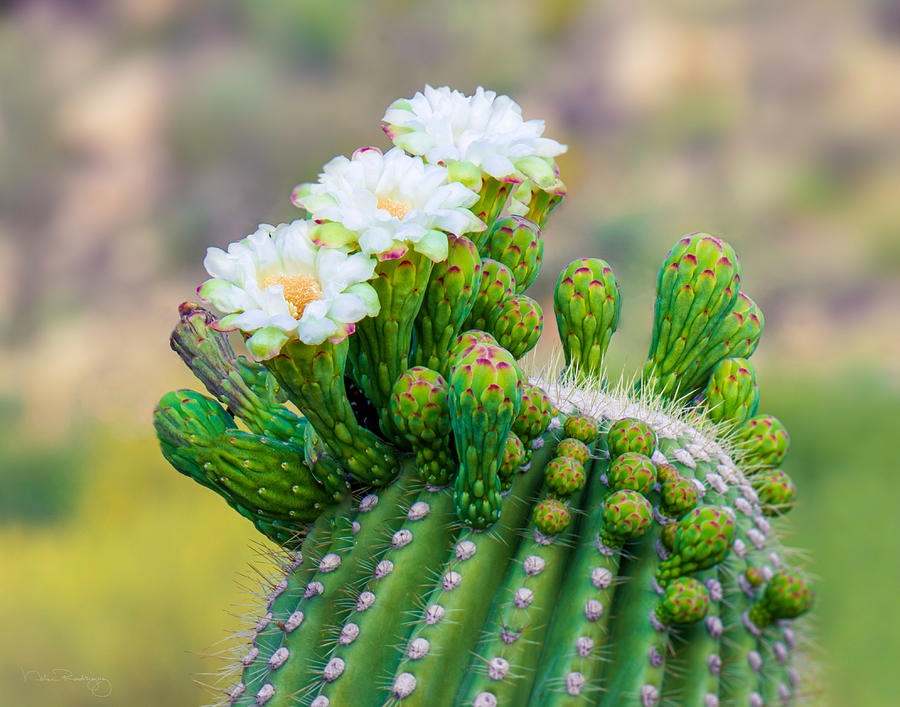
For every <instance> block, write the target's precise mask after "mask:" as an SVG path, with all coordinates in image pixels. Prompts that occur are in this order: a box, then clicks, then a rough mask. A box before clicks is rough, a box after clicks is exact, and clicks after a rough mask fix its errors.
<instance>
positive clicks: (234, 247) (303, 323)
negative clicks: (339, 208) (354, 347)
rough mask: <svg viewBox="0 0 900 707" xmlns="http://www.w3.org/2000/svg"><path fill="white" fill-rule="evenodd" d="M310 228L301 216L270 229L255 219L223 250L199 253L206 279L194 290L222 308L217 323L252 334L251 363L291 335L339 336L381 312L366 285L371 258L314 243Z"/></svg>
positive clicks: (307, 338)
mask: <svg viewBox="0 0 900 707" xmlns="http://www.w3.org/2000/svg"><path fill="white" fill-rule="evenodd" d="M313 225H314V224H311V223H310V222H309V221H305V220H297V221H294V222H292V223H289V224H281V225H280V226H278V227H277V228H276V227H274V226H270V225H268V224H261V225H260V226H259V228H258V229H257V231H256V233H253V234H252V235H250V236H247V237H246V238H244V239H242V240H240V241H238V242H237V243H232V244H230V245H229V246H228V250H227V252H226V251H224V250H222V249H220V248H209V249H208V250H207V252H206V258H204V260H203V266H204V267H205V268H206V270H207V272H208V273H209V274H210V275H212V279H211V280H207V281H206V282H204V283H203V284H202V285H201V286H200V287H199V288H198V290H197V292H198V294H199V295H200V296H201V297H202V298H203V299H204V300H206V301H207V302H209V303H211V304H212V305H214V306H215V307H217V308H218V309H219V310H221V311H222V312H225V313H226V316H224V317H222V319H220V320H219V322H218V325H217V328H219V329H222V330H226V331H227V330H234V329H240V330H241V331H243V332H246V333H248V334H252V335H251V336H250V338H249V339H248V340H247V348H248V349H249V351H250V353H251V354H252V355H253V357H254V358H256V359H257V360H263V359H267V358H271V357H273V356H276V355H277V354H278V352H279V351H280V350H281V347H282V346H284V344H285V343H287V342H288V341H290V340H292V339H299V340H300V341H302V342H304V343H306V344H321V343H322V342H324V341H325V340H326V339H328V340H330V341H332V342H338V341H342V340H343V339H345V338H346V337H347V336H349V335H350V334H352V333H353V331H354V329H355V323H356V322H358V321H359V320H360V319H362V318H363V317H366V316H374V315H376V314H378V312H379V310H380V304H379V302H378V295H377V293H376V292H375V290H374V288H373V287H372V286H371V285H370V284H369V283H368V282H367V280H369V279H371V277H372V275H373V273H374V270H375V261H374V260H373V259H372V258H370V257H369V256H367V255H364V254H362V253H356V254H354V255H348V254H347V253H346V252H344V251H343V250H338V249H334V248H321V247H319V246H317V245H316V244H315V243H313V241H312V239H311V237H310V231H311V229H312V226H313Z"/></svg>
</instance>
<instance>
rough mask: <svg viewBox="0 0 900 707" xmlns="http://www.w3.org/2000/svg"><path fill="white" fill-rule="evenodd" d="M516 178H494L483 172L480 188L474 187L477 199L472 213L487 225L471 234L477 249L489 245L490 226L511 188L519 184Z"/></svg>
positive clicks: (486, 247)
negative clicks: (482, 229) (478, 231)
mask: <svg viewBox="0 0 900 707" xmlns="http://www.w3.org/2000/svg"><path fill="white" fill-rule="evenodd" d="M519 183H520V182H519V181H518V179H512V178H511V179H508V180H504V179H496V178H495V177H491V176H490V175H488V174H484V175H483V178H482V184H481V189H480V190H479V189H477V188H476V189H475V191H477V192H478V201H476V202H475V205H474V206H473V207H472V213H473V214H475V215H476V216H477V217H478V218H480V219H481V220H482V221H484V223H485V224H486V225H487V228H486V229H485V230H484V231H481V232H480V233H475V234H473V235H474V237H475V245H477V246H478V250H479V251H485V250H487V249H488V248H489V247H490V233H491V226H493V225H494V222H495V221H496V220H497V217H498V216H499V215H500V213H501V212H502V211H503V207H504V206H506V202H507V200H508V199H509V195H510V194H511V193H512V190H513V189H515V188H516V187H517V186H518V185H519Z"/></svg>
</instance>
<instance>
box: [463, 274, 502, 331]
mask: <svg viewBox="0 0 900 707" xmlns="http://www.w3.org/2000/svg"><path fill="white" fill-rule="evenodd" d="M481 267H482V271H481V281H480V282H479V284H478V293H477V294H476V295H475V301H474V302H473V303H472V309H471V310H470V311H469V316H468V317H466V319H465V321H464V322H463V325H462V330H466V329H480V330H482V331H486V330H487V329H488V322H489V321H490V320H491V318H492V317H493V315H494V313H495V312H496V311H497V308H498V307H499V306H500V303H501V302H503V301H504V300H507V299H509V298H510V297H512V295H513V275H512V272H511V271H510V269H509V268H508V267H506V266H505V265H504V264H503V263H498V262H497V261H496V260H493V259H491V258H482V260H481Z"/></svg>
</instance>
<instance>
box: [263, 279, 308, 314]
mask: <svg viewBox="0 0 900 707" xmlns="http://www.w3.org/2000/svg"><path fill="white" fill-rule="evenodd" d="M272 285H281V287H282V290H283V292H284V299H285V301H287V305H288V311H289V312H290V313H291V316H292V317H293V318H294V319H300V317H302V316H303V310H304V309H306V305H308V304H309V303H310V302H315V301H316V300H317V299H322V288H321V287H320V286H319V281H318V280H316V278H314V277H309V276H307V275H278V276H277V277H270V278H268V279H266V281H265V282H264V283H263V289H266V288H267V287H271V286H272Z"/></svg>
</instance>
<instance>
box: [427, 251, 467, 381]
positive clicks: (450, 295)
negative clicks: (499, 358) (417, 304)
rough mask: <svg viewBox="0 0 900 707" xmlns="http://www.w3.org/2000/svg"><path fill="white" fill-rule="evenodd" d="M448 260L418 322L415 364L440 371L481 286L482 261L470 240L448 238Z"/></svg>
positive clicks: (437, 270)
mask: <svg viewBox="0 0 900 707" xmlns="http://www.w3.org/2000/svg"><path fill="white" fill-rule="evenodd" d="M448 241H449V244H448V256H447V260H444V261H442V262H440V263H435V264H434V266H433V269H432V271H431V278H430V279H429V281H428V286H427V287H426V288H425V298H424V299H423V301H422V308H421V309H420V310H419V314H418V316H417V317H416V319H415V325H414V326H415V350H414V360H415V363H416V365H417V366H426V367H427V368H431V369H434V370H436V371H440V370H443V369H444V365H445V362H446V359H447V354H448V352H449V350H450V348H451V345H452V343H453V341H454V339H456V337H457V335H458V334H459V333H460V331H461V330H462V324H463V322H464V321H465V320H466V317H468V316H469V312H471V311H472V306H473V305H474V304H475V295H476V294H477V293H478V288H479V284H480V283H481V258H480V257H479V256H478V249H477V248H476V247H475V244H474V243H472V241H470V240H469V239H468V238H464V237H461V236H460V237H457V236H449V237H448Z"/></svg>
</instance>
